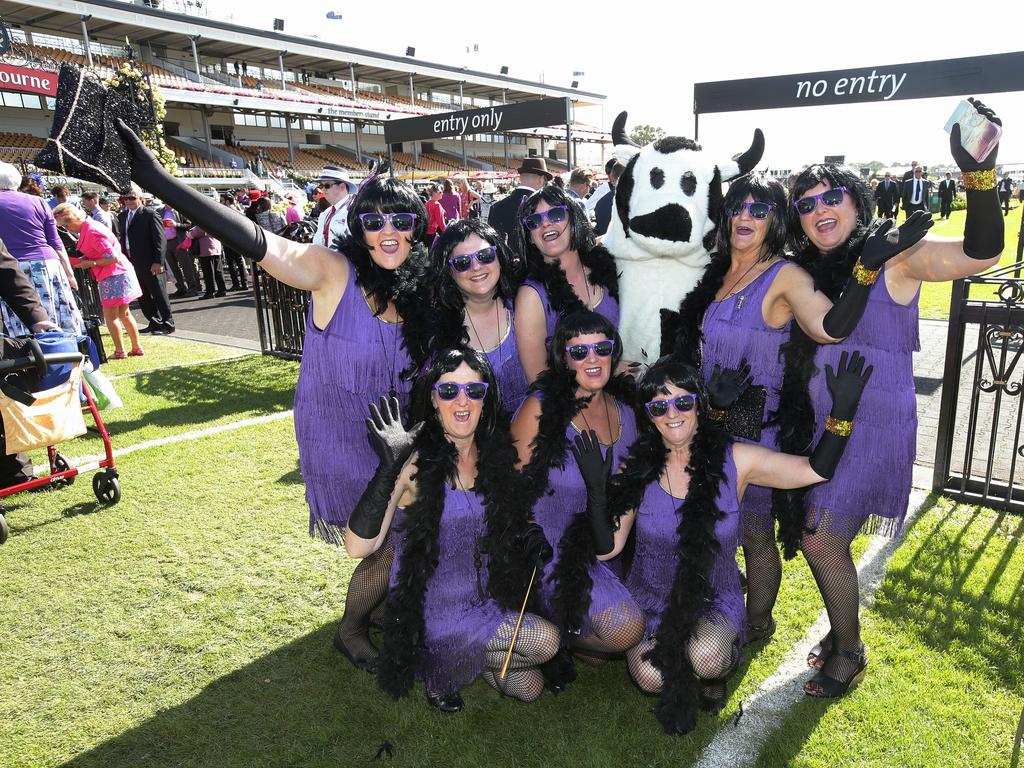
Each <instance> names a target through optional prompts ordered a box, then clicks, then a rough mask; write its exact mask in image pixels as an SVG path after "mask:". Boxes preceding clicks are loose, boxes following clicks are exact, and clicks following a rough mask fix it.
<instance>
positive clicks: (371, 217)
mask: <svg viewBox="0 0 1024 768" xmlns="http://www.w3.org/2000/svg"><path fill="white" fill-rule="evenodd" d="M359 221H360V223H361V224H362V225H363V231H364V232H380V231H381V230H382V229H384V225H385V224H387V223H388V222H389V221H390V222H391V226H393V227H394V228H395V229H396V230H397V231H399V232H412V231H413V229H414V228H415V227H416V214H415V213H360V214H359Z"/></svg>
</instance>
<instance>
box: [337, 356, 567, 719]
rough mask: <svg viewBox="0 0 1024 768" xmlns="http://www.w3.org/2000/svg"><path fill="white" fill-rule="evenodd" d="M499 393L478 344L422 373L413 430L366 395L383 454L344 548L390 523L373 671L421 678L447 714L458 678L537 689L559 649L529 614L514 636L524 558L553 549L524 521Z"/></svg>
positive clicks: (403, 686) (512, 690) (528, 693)
mask: <svg viewBox="0 0 1024 768" xmlns="http://www.w3.org/2000/svg"><path fill="white" fill-rule="evenodd" d="M497 390H498V387H497V386H496V385H495V382H494V375H493V373H492V372H491V369H490V366H488V365H487V362H486V360H484V358H483V357H482V356H481V355H480V354H479V353H478V352H476V351H475V350H473V349H469V348H465V347H460V348H452V349H447V350H444V351H442V352H440V353H439V354H438V355H437V356H436V358H435V361H434V363H433V364H432V365H431V367H430V369H429V370H428V371H427V373H426V375H424V376H423V377H422V378H421V379H420V380H419V381H418V382H417V384H416V389H415V391H414V393H413V404H412V415H413V418H414V419H417V420H419V423H417V425H416V426H415V427H413V428H412V429H411V430H409V431H408V432H407V431H406V430H405V429H404V428H403V427H402V423H401V420H400V418H399V413H398V402H397V400H394V399H392V400H390V401H383V400H382V402H381V407H380V409H379V410H378V409H377V408H376V407H374V406H371V414H372V419H370V420H368V422H367V424H368V426H369V428H370V434H371V437H372V438H373V440H374V443H375V445H376V448H377V450H378V453H379V455H380V465H379V467H378V469H377V472H376V474H375V475H374V477H373V479H372V480H371V481H370V484H369V486H368V487H367V489H366V492H365V493H364V494H363V496H362V498H360V500H359V503H358V504H357V505H356V508H355V510H354V511H353V513H352V516H351V518H350V519H349V524H348V529H347V531H346V532H345V546H346V549H347V550H348V552H349V554H350V555H352V556H353V557H366V556H368V555H371V554H372V553H374V552H376V551H377V550H378V549H379V548H380V547H381V546H382V545H384V543H385V540H386V539H387V534H388V531H389V529H391V528H394V529H395V535H394V537H393V540H394V542H395V559H394V564H393V566H392V569H391V588H390V594H389V597H388V604H387V614H386V619H385V627H386V629H385V633H384V645H383V647H382V649H381V654H380V657H379V659H378V663H377V674H378V678H379V681H380V685H381V687H382V688H383V689H384V690H385V691H386V692H387V693H389V694H391V695H392V696H394V697H396V698H397V697H399V696H403V695H405V694H407V693H408V692H409V689H410V688H411V687H412V684H413V679H414V677H419V678H420V679H422V680H423V681H424V683H425V684H426V689H427V698H428V700H429V701H430V703H431V704H433V705H434V706H435V707H438V708H439V709H441V710H443V711H446V712H457V711H459V710H460V709H462V699H461V697H460V695H459V689H461V688H462V687H463V686H464V685H466V684H468V683H470V682H471V681H472V680H474V679H475V678H477V677H478V676H480V675H481V674H482V675H483V677H484V679H485V680H486V681H487V682H488V683H489V684H490V685H492V686H493V687H495V688H497V689H498V690H500V691H502V692H503V693H506V694H508V695H510V696H513V697H514V698H517V699H520V700H522V701H533V700H534V699H536V698H537V697H538V696H540V694H541V693H542V692H543V690H544V681H543V678H542V676H541V673H540V671H539V670H538V669H537V667H538V666H539V665H540V664H543V663H544V662H546V661H548V660H549V659H550V658H551V657H552V656H554V654H555V653H556V651H557V650H558V632H557V630H556V629H555V627H554V626H553V625H552V624H550V623H549V622H547V621H545V620H543V619H541V618H539V617H537V616H535V615H533V614H532V613H528V614H526V615H525V617H524V618H523V621H522V624H521V626H520V628H519V632H518V636H517V638H516V641H515V643H513V642H512V641H513V632H514V628H515V626H516V618H517V613H516V612H517V611H518V609H519V607H520V605H521V604H522V600H523V596H524V594H525V593H526V591H527V586H528V584H529V583H530V581H531V575H530V568H531V566H535V567H537V566H539V567H543V565H544V562H545V561H547V560H550V558H551V548H550V547H549V546H548V544H547V542H546V541H545V539H544V536H543V534H542V533H541V531H540V529H539V528H538V527H537V526H536V525H534V524H531V523H528V522H527V521H526V514H525V507H524V506H523V504H522V501H521V499H522V494H521V493H519V492H517V488H518V484H519V480H518V476H517V474H516V472H515V470H514V469H513V465H514V463H515V449H514V448H513V446H512V441H511V439H510V437H509V433H508V426H507V421H505V420H504V419H503V417H502V410H501V408H500V407H499V397H500V393H499V392H498V391H497ZM510 647H513V653H512V657H511V658H512V660H511V663H510V664H509V668H508V673H507V675H506V676H505V677H504V679H499V670H500V669H501V667H502V665H503V663H504V660H505V657H506V654H507V653H508V650H509V648H510Z"/></svg>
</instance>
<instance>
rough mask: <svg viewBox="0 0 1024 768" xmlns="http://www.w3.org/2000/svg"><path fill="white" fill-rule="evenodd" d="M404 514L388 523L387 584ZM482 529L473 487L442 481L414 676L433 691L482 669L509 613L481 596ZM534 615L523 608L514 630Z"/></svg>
mask: <svg viewBox="0 0 1024 768" xmlns="http://www.w3.org/2000/svg"><path fill="white" fill-rule="evenodd" d="M404 519H405V517H404V510H401V509H399V510H397V511H396V512H395V519H394V522H393V523H392V531H394V533H393V535H392V539H393V540H394V542H395V559H394V561H393V563H392V566H391V586H392V588H393V587H394V585H395V583H396V580H397V578H398V569H399V567H400V566H401V563H402V557H403V553H404V536H403V533H402V530H401V523H402V522H403V521H404ZM486 529H487V525H486V522H485V520H484V504H483V499H482V498H481V497H480V496H479V495H478V494H477V493H476V492H474V491H466V492H463V491H462V490H461V489H453V488H451V487H450V486H447V485H446V486H445V495H444V511H443V512H442V513H441V525H440V531H439V533H438V562H437V568H436V569H435V570H434V574H433V575H432V576H431V577H430V581H429V582H428V583H427V592H426V596H425V598H424V602H423V624H424V642H423V645H424V648H423V649H422V651H421V653H420V663H419V668H418V669H417V676H418V677H419V679H421V680H423V682H424V683H425V684H426V686H427V690H428V691H431V692H433V693H447V692H449V691H457V690H459V689H460V688H462V687H463V686H464V685H467V684H468V683H470V682H472V681H473V680H475V679H476V678H477V677H478V676H479V675H480V673H481V672H483V670H484V664H485V662H486V650H487V643H488V642H490V640H491V638H492V637H494V635H495V633H496V632H497V631H498V627H499V626H500V625H501V623H502V621H504V620H505V619H506V618H510V617H511V619H512V620H514V619H515V614H510V613H509V612H507V611H503V610H502V609H501V607H499V606H498V604H497V603H496V602H495V601H494V600H493V599H491V598H490V597H487V596H486V590H487V557H486V556H485V555H482V554H480V541H481V539H482V538H483V537H484V535H485V534H486V532H487V530H486ZM478 562H479V569H478V566H477V564H478ZM524 587H525V585H524ZM535 621H536V618H535V617H534V616H532V615H531V614H526V615H525V616H524V617H523V627H522V629H521V630H520V632H522V631H524V630H526V629H528V628H529V627H530V626H531V625H532V623H533V622H535Z"/></svg>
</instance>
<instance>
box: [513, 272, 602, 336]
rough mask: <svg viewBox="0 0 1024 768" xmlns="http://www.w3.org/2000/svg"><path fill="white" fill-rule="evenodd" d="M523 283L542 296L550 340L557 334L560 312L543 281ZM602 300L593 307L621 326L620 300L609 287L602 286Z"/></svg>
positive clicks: (526, 281)
mask: <svg viewBox="0 0 1024 768" xmlns="http://www.w3.org/2000/svg"><path fill="white" fill-rule="evenodd" d="M523 285H528V286H530V287H531V288H533V290H535V291H536V292H537V295H538V296H540V303H541V306H543V307H544V322H545V324H546V325H547V331H548V340H549V341H550V339H551V337H552V336H554V335H555V325H557V324H558V317H559V312H558V311H557V310H556V309H554V307H552V306H551V302H550V301H548V290H547V288H545V287H544V284H543V283H538V282H537V281H536V280H524V281H523ZM601 291H602V296H601V300H600V301H599V302H597V306H595V307H591V309H593V310H594V311H595V312H597V313H598V314H599V315H604V316H605V317H606V318H608V321H609V322H610V323H611V324H612V325H614V326H615V327H616V328H618V327H619V302H617V301H616V300H615V299H614V298H613V297H612V295H611V294H610V293H608V289H607V288H604V287H602V288H601Z"/></svg>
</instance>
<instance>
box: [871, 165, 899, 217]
mask: <svg viewBox="0 0 1024 768" xmlns="http://www.w3.org/2000/svg"><path fill="white" fill-rule="evenodd" d="M875 202H876V203H877V204H878V216H879V218H884V219H895V218H896V214H897V213H899V210H900V185H899V184H897V183H896V181H895V180H894V179H893V178H892V174H891V173H889V172H888V171H886V172H885V178H884V179H882V180H881V181H880V182H878V186H877V187H875Z"/></svg>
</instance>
